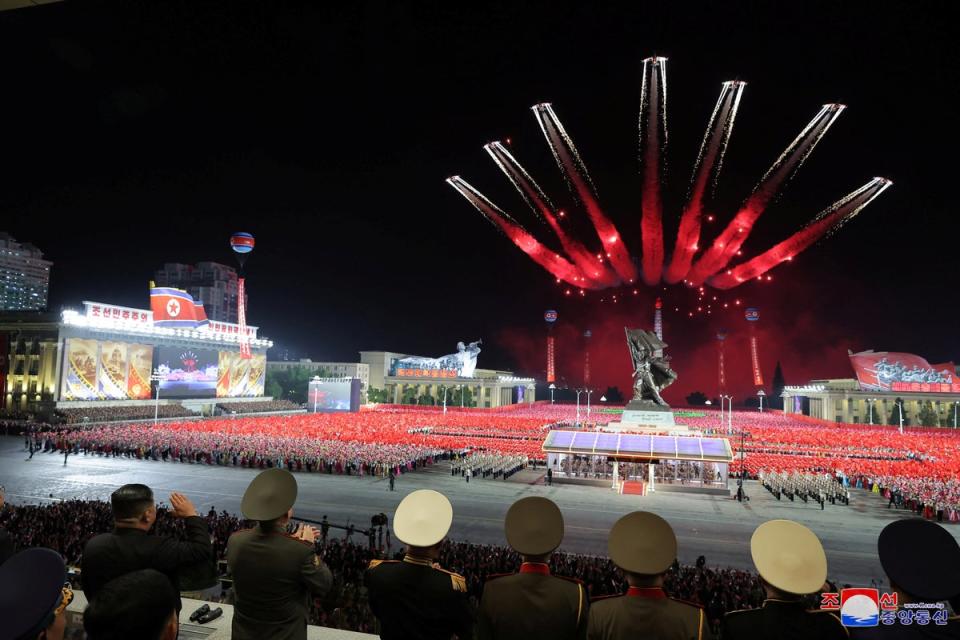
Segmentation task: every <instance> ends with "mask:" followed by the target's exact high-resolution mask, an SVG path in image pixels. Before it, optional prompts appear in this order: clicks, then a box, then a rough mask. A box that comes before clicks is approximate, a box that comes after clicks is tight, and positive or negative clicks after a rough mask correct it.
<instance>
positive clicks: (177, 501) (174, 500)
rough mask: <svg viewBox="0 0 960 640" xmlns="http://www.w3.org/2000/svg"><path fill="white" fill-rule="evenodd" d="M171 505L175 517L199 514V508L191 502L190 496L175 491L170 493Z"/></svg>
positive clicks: (189, 516) (188, 516)
mask: <svg viewBox="0 0 960 640" xmlns="http://www.w3.org/2000/svg"><path fill="white" fill-rule="evenodd" d="M170 505H171V506H172V507H173V517H174V518H191V517H193V516H195V515H197V508H196V507H194V506H193V503H192V502H190V498H188V497H187V496H185V495H183V494H182V493H177V492H176V491H174V492H173V493H171V494H170Z"/></svg>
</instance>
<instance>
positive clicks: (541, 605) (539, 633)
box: [477, 496, 589, 640]
mask: <svg viewBox="0 0 960 640" xmlns="http://www.w3.org/2000/svg"><path fill="white" fill-rule="evenodd" d="M504 531H505V533H506V536H507V544H509V545H510V546H511V547H512V548H513V550H514V551H516V552H517V553H519V554H520V556H521V557H522V558H523V564H521V565H520V572H519V573H515V574H509V575H504V576H494V577H492V578H490V580H488V581H487V584H486V585H485V586H484V588H483V598H482V599H481V600H480V611H479V613H478V615H477V639H478V640H487V639H491V640H492V639H493V638H497V639H501V638H503V639H508V640H509V639H510V638H517V639H518V640H529V639H530V638H550V639H551V640H564V639H569V640H574V639H576V638H586V637H587V619H588V618H587V614H588V607H589V603H588V600H587V596H586V592H585V591H584V588H583V585H582V584H581V583H580V581H578V580H574V579H569V578H560V577H555V576H552V575H550V566H549V564H548V563H549V561H550V554H552V553H553V551H554V550H555V549H556V548H557V547H559V546H560V542H561V541H562V540H563V515H562V514H561V513H560V508H559V507H557V505H556V504H555V503H554V502H553V501H552V500H548V499H547V498H541V497H536V496H534V497H529V498H522V499H520V500H517V501H516V502H514V503H513V504H512V505H511V506H510V509H509V510H508V511H507V517H506V520H505V521H504Z"/></svg>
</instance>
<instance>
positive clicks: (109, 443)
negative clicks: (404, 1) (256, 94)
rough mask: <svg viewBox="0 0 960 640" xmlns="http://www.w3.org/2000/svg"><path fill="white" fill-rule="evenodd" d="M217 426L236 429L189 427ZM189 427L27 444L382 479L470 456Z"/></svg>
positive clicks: (103, 430)
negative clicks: (459, 456) (453, 457)
mask: <svg viewBox="0 0 960 640" xmlns="http://www.w3.org/2000/svg"><path fill="white" fill-rule="evenodd" d="M212 422H217V423H221V424H224V423H225V424H227V425H230V424H232V423H233V422H234V421H232V420H227V421H206V422H202V423H199V422H198V423H187V424H191V425H196V426H198V427H209V426H210V425H211V423H212ZM184 426H185V425H183V424H181V425H178V426H177V427H172V426H170V425H166V424H164V425H159V426H156V427H154V426H153V425H150V424H127V425H123V426H118V427H110V426H104V427H94V428H88V429H82V430H74V431H64V430H57V431H40V432H35V433H32V434H29V435H28V437H27V439H28V446H29V447H33V449H34V450H36V451H43V452H45V453H57V454H62V453H64V452H67V453H70V454H73V455H81V454H82V455H96V456H103V457H124V458H135V459H138V460H157V461H163V462H179V463H182V464H209V465H218V466H233V467H243V468H249V469H272V468H286V469H288V470H289V471H303V472H308V473H327V474H344V475H356V476H370V475H372V476H379V477H387V476H388V475H389V474H390V473H391V472H392V473H393V474H394V475H398V474H401V473H406V472H409V471H414V470H415V469H418V468H420V467H423V466H426V465H431V464H433V463H434V462H436V461H437V460H440V459H448V458H450V457H451V456H452V455H455V454H456V453H458V452H459V453H464V451H463V450H459V451H453V450H444V449H438V448H434V447H428V446H422V445H415V444H400V443H395V444H377V443H365V442H355V441H354V442H351V441H344V440H314V439H312V438H305V437H300V438H293V437H284V436H272V435H271V434H269V433H257V432H253V431H249V430H247V429H246V428H244V429H243V430H242V432H241V433H229V432H217V431H210V430H208V429H204V428H198V429H185V428H183V427H184Z"/></svg>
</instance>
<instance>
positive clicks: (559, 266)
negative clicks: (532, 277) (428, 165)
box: [447, 176, 584, 287]
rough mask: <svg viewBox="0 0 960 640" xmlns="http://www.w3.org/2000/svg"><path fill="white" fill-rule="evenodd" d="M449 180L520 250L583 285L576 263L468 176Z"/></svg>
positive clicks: (556, 274) (559, 275)
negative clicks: (546, 243)
mask: <svg viewBox="0 0 960 640" xmlns="http://www.w3.org/2000/svg"><path fill="white" fill-rule="evenodd" d="M447 183H448V184H449V185H450V186H451V187H453V188H454V189H456V190H457V191H459V192H460V195H462V196H463V197H464V198H466V199H467V200H468V201H469V202H470V204H472V205H473V206H474V207H476V208H477V211H479V212H480V213H482V214H483V216H484V217H485V218H486V219H487V220H489V221H490V222H492V223H493V224H494V225H496V226H497V227H498V228H499V229H500V230H501V231H502V232H503V233H504V234H506V236H507V237H508V238H510V240H512V241H513V243H514V244H515V245H517V246H518V247H519V248H520V250H521V251H523V252H524V253H526V254H527V255H528V256H530V258H531V259H532V260H533V261H534V262H536V263H537V264H539V265H540V266H541V267H543V268H544V269H546V270H547V271H549V272H550V273H551V274H552V275H553V277H555V278H557V279H558V280H563V281H564V282H567V283H569V284H572V285H575V286H578V287H579V286H583V282H584V279H583V276H582V274H581V273H580V271H579V270H578V269H577V268H576V267H575V266H574V265H572V264H570V263H569V262H568V261H567V260H564V259H563V258H561V257H560V256H559V255H558V254H556V253H554V252H553V251H550V250H549V249H547V248H546V247H544V246H543V245H542V244H540V243H539V242H538V241H537V239H536V238H534V237H533V235H531V234H530V233H529V232H528V231H527V230H526V229H524V228H523V227H521V226H520V225H519V224H517V222H516V221H515V220H514V219H513V218H511V217H510V215H509V214H507V213H506V212H505V211H503V210H502V209H500V207H498V206H497V205H495V204H493V203H492V202H490V200H488V199H487V197H486V196H484V195H483V194H482V193H480V192H479V191H477V190H476V189H474V188H473V186H471V185H470V184H469V183H467V181H466V180H464V179H463V178H461V177H460V176H453V177H451V178H447Z"/></svg>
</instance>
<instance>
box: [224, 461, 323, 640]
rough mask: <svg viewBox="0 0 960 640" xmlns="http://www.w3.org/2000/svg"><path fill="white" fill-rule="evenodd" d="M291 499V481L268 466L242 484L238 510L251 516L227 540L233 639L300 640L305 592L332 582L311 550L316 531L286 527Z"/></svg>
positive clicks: (316, 594)
mask: <svg viewBox="0 0 960 640" xmlns="http://www.w3.org/2000/svg"><path fill="white" fill-rule="evenodd" d="M296 500H297V480H296V478H294V477H293V474H292V473H290V472H289V471H287V470H285V469H268V470H267V471H264V472H262V473H260V474H259V475H257V477H256V478H254V479H253V482H251V483H250V486H249V487H247V490H246V492H244V494H243V500H242V501H241V502H240V511H241V512H243V515H244V516H245V517H246V518H248V519H250V520H256V521H257V523H258V524H257V526H256V527H254V528H253V529H246V530H244V531H238V532H236V533H234V534H233V535H232V536H230V540H229V542H228V543H227V569H228V571H229V572H230V573H232V574H233V588H234V592H235V595H236V602H235V604H234V613H233V634H232V636H231V637H232V638H233V640H262V639H264V638H270V639H271V640H280V639H283V640H306V637H307V614H308V612H309V607H308V605H309V601H308V597H309V596H310V595H313V596H314V597H323V596H324V595H325V594H326V593H327V592H328V591H329V590H330V585H331V584H332V582H333V577H332V575H331V574H330V569H328V568H327V566H326V565H325V564H323V563H322V562H321V561H320V559H319V558H318V557H317V554H316V552H315V540H316V537H317V532H316V531H315V530H314V529H313V528H312V527H307V526H305V525H304V526H301V527H300V528H299V529H297V532H296V533H295V534H293V535H291V534H289V533H287V532H286V527H287V524H288V523H289V522H290V518H291V517H292V516H293V504H294V502H296Z"/></svg>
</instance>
